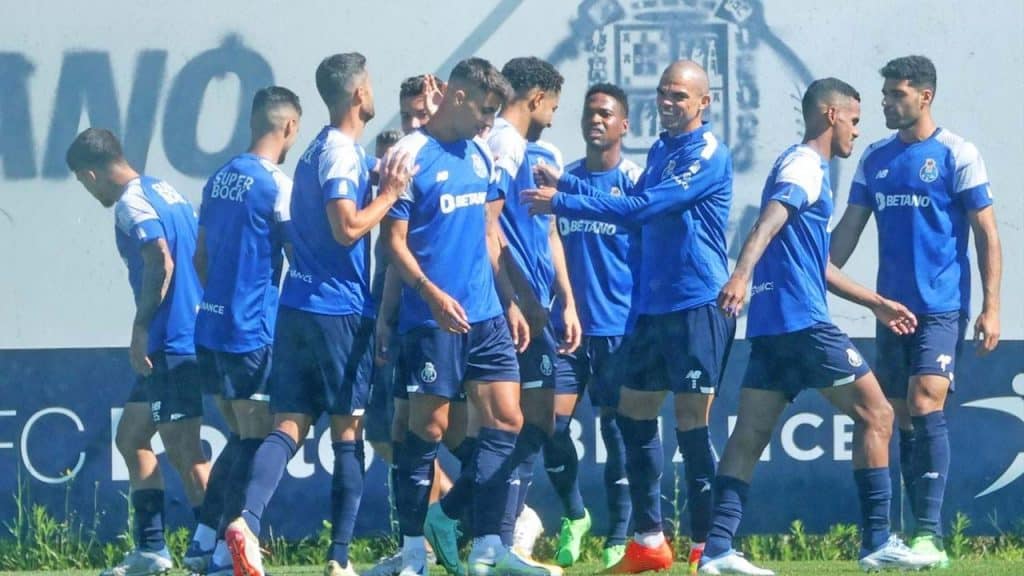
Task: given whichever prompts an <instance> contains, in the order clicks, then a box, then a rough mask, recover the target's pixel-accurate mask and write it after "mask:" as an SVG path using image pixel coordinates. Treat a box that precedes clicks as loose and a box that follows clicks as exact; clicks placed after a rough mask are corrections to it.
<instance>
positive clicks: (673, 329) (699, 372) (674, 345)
mask: <svg viewBox="0 0 1024 576" xmlns="http://www.w3.org/2000/svg"><path fill="white" fill-rule="evenodd" d="M654 318H655V319H656V325H655V331H656V333H657V334H658V338H657V339H656V346H657V347H658V355H659V357H660V360H661V364H662V365H663V366H665V371H664V373H665V376H666V377H667V378H668V386H669V389H670V390H671V391H672V392H674V393H675V394H677V395H680V394H684V395H706V396H713V395H715V394H716V393H717V392H718V387H719V386H720V385H721V382H722V375H723V374H724V373H725V365H726V362H728V359H729V353H730V351H731V350H732V342H733V338H734V337H735V335H736V320H735V319H734V318H732V317H727V316H725V315H723V314H722V313H721V312H720V311H719V310H718V309H717V307H715V306H714V305H713V304H707V305H704V306H699V307H697V308H693V309H689V310H680V311H677V312H672V313H669V314H662V315H658V316H656V317H654ZM705 403H706V402H705V399H698V398H693V399H690V400H688V401H687V400H684V402H683V406H687V407H691V408H692V410H691V411H689V412H687V413H685V414H682V415H683V416H685V417H686V420H688V421H694V423H695V424H696V425H704V424H706V416H702V415H701V412H702V408H703V407H704V405H705Z"/></svg>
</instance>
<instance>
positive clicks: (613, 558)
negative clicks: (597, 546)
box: [601, 544, 626, 570]
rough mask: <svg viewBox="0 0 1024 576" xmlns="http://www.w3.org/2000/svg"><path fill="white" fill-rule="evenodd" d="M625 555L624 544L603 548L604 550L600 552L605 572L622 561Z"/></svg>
mask: <svg viewBox="0 0 1024 576" xmlns="http://www.w3.org/2000/svg"><path fill="white" fill-rule="evenodd" d="M625 555H626V545H625V544H613V545H611V546H605V547H604V550H602V551H601V562H602V563H603V567H604V569H605V570H607V569H609V568H611V567H612V566H615V565H616V564H618V563H619V560H622V557H623V556H625Z"/></svg>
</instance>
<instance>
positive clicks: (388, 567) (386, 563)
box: [362, 550, 402, 576]
mask: <svg viewBox="0 0 1024 576" xmlns="http://www.w3.org/2000/svg"><path fill="white" fill-rule="evenodd" d="M401 571H402V551H401V550H399V551H398V552H396V553H395V554H393V555H391V556H388V557H387V558H381V559H380V561H379V562H377V564H375V565H374V567H373V568H370V569H369V570H367V571H366V572H363V574H362V576H397V575H398V574H399V573H401Z"/></svg>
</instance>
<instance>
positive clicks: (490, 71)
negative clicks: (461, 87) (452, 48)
mask: <svg viewBox="0 0 1024 576" xmlns="http://www.w3.org/2000/svg"><path fill="white" fill-rule="evenodd" d="M452 82H456V83H462V84H465V85H467V86H468V87H470V88H473V89H476V90H480V91H481V92H483V93H485V94H496V95H497V96H498V97H500V98H501V103H502V104H504V103H505V102H507V101H508V99H509V98H511V96H512V88H511V87H510V86H509V84H508V80H507V79H506V78H505V76H503V75H502V74H501V72H498V69H497V68H495V67H494V65H493V64H491V63H490V62H488V61H487V60H484V59H483V58H467V59H465V60H463V61H461V62H459V63H458V64H456V65H455V68H453V69H452V73H451V75H450V76H449V77H448V83H449V84H451V83H452Z"/></svg>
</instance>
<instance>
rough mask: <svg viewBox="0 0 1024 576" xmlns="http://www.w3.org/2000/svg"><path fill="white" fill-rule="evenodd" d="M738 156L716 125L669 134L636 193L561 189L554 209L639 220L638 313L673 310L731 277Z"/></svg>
mask: <svg viewBox="0 0 1024 576" xmlns="http://www.w3.org/2000/svg"><path fill="white" fill-rule="evenodd" d="M731 205H732V156H731V154H730V152H729V149H728V148H727V147H726V146H725V145H724V144H722V143H720V142H719V141H718V139H717V138H716V137H715V135H714V134H713V133H712V132H711V129H710V125H708V124H704V125H703V126H702V127H700V128H698V129H697V130H694V131H692V132H687V133H685V134H680V135H678V136H675V137H670V136H669V135H668V134H667V133H663V134H662V135H661V138H660V139H659V140H658V141H657V142H655V143H654V145H653V146H652V147H651V150H650V151H649V152H648V154H647V167H646V169H645V170H644V172H643V174H642V175H641V176H640V180H639V182H638V183H637V187H636V189H635V190H634V192H633V194H632V195H624V196H611V195H608V194H591V193H587V194H558V195H556V196H555V199H554V201H553V203H552V207H553V210H554V212H555V214H557V215H558V216H559V217H567V218H589V219H597V220H602V221H605V222H610V223H613V224H619V225H626V226H639V227H640V230H639V238H640V244H641V246H640V248H639V269H638V270H635V275H634V282H636V283H637V286H636V290H635V291H634V296H635V297H634V298H633V312H635V313H636V314H667V313H669V312H675V311H677V310H690V309H693V308H696V307H698V306H703V305H705V304H709V303H711V302H714V301H715V299H716V298H717V297H718V292H719V290H721V288H722V285H724V284H725V281H726V279H727V278H728V263H729V262H728V252H727V250H726V241H725V232H726V228H727V227H728V224H729V209H730V207H731Z"/></svg>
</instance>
